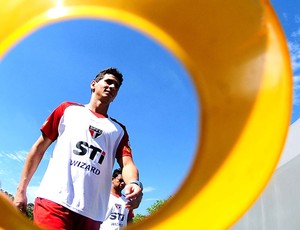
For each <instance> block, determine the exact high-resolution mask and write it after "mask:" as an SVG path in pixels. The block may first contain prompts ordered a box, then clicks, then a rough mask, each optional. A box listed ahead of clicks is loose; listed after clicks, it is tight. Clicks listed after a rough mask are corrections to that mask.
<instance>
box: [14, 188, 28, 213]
mask: <svg viewBox="0 0 300 230" xmlns="http://www.w3.org/2000/svg"><path fill="white" fill-rule="evenodd" d="M14 205H15V206H16V207H17V209H19V210H20V211H21V212H23V213H26V211H27V196H26V192H19V191H17V193H16V195H15V198H14Z"/></svg>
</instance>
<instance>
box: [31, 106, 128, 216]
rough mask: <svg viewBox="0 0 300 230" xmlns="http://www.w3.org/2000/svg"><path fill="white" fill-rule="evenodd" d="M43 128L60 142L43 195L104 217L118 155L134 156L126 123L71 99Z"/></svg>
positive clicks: (83, 211) (43, 130) (57, 145)
mask: <svg viewBox="0 0 300 230" xmlns="http://www.w3.org/2000/svg"><path fill="white" fill-rule="evenodd" d="M41 131H42V132H43V134H44V135H46V136H47V137H48V138H50V139H51V140H52V141H54V140H56V145H55V147H54V150H53V153H52V157H51V159H50V161H49V165H48V168H47V170H46V173H45V175H44V178H43V180H42V182H41V185H40V188H39V191H38V194H37V196H38V197H41V198H46V199H48V200H51V201H53V202H55V203H57V204H60V205H62V206H64V207H66V208H68V209H70V210H72V211H74V212H76V213H79V214H81V215H83V216H86V217H88V218H91V219H93V220H96V221H103V220H104V218H105V214H106V209H107V204H108V200H109V194H110V189H111V183H110V182H111V173H112V169H113V165H114V160H115V158H117V159H119V158H121V157H122V156H131V150H130V147H129V144H128V142H129V141H128V135H127V132H126V129H125V127H124V126H123V125H121V124H120V123H118V122H116V121H115V120H113V119H111V118H107V117H104V116H102V115H100V114H95V113H94V112H92V111H90V110H89V109H88V108H87V107H85V106H83V105H79V104H75V103H70V102H65V103H62V104H61V105H60V106H58V107H57V108H56V109H55V110H54V111H53V113H52V114H51V115H50V116H49V117H48V119H47V120H46V122H45V123H44V124H43V126H42V127H41Z"/></svg>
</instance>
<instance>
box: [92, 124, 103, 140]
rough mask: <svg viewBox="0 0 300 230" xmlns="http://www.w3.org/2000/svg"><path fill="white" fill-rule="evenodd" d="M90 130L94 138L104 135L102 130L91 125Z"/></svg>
mask: <svg viewBox="0 0 300 230" xmlns="http://www.w3.org/2000/svg"><path fill="white" fill-rule="evenodd" d="M89 130H90V134H91V135H92V137H93V138H97V137H99V136H100V135H101V134H102V133H103V131H102V130H101V129H97V128H95V127H94V126H91V125H90V127H89Z"/></svg>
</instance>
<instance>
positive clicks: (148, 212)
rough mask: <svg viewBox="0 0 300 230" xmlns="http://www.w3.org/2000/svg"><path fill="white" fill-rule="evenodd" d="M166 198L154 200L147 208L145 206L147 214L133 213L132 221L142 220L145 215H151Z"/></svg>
mask: <svg viewBox="0 0 300 230" xmlns="http://www.w3.org/2000/svg"><path fill="white" fill-rule="evenodd" d="M166 201H167V200H156V201H155V202H154V203H153V204H152V205H151V206H150V207H149V208H147V209H146V210H147V215H141V214H135V215H134V218H133V223H137V222H139V221H142V220H143V219H145V218H146V217H147V216H150V215H152V214H153V213H155V212H157V211H158V210H159V209H160V208H161V207H162V206H163V205H164V204H165V202H166Z"/></svg>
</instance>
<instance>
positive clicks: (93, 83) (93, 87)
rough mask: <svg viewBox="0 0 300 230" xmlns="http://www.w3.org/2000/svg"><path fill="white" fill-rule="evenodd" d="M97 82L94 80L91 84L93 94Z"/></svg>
mask: <svg viewBox="0 0 300 230" xmlns="http://www.w3.org/2000/svg"><path fill="white" fill-rule="evenodd" d="M96 83H97V82H96V81H95V80H92V81H91V84H90V87H91V90H92V92H94V90H95V85H96Z"/></svg>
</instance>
